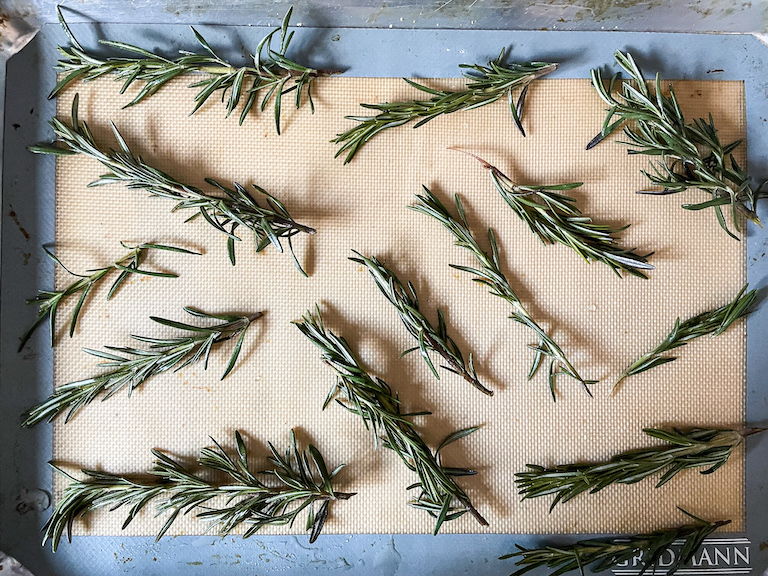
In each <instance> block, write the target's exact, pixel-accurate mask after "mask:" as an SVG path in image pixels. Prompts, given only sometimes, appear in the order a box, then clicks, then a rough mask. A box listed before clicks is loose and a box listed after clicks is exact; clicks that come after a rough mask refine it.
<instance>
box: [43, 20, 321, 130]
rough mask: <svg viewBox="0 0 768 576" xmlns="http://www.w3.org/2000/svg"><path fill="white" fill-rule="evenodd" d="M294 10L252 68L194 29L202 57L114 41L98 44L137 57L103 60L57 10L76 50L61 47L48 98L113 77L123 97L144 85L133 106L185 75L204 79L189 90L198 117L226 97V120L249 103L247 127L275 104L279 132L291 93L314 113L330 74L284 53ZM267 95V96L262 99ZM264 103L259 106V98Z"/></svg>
mask: <svg viewBox="0 0 768 576" xmlns="http://www.w3.org/2000/svg"><path fill="white" fill-rule="evenodd" d="M292 11H293V8H291V9H289V10H288V12H287V13H286V15H285V17H284V18H283V22H282V24H281V26H280V27H279V28H275V29H274V30H272V32H270V33H269V34H267V35H266V36H265V37H264V38H263V39H262V40H261V42H259V44H258V46H257V47H256V52H255V53H254V54H252V55H251V59H252V60H253V66H252V67H249V66H243V67H239V68H238V67H235V66H233V65H232V64H230V63H229V62H227V61H226V60H223V59H222V58H220V57H219V56H218V55H217V54H216V52H214V50H213V48H211V46H210V45H209V44H208V42H207V41H206V40H205V38H203V36H202V35H201V34H200V33H199V32H198V31H197V30H195V29H194V28H192V32H193V33H194V35H195V38H196V39H197V41H198V42H199V43H200V46H201V47H202V48H203V53H201V54H196V53H194V52H187V51H185V50H182V51H180V56H179V57H178V58H176V59H173V60H172V59H168V58H164V57H162V56H159V55H157V54H153V53H152V52H149V51H148V50H145V49H144V48H140V47H138V46H133V45H131V44H126V43H124V42H115V41H113V40H99V43H101V44H103V45H105V46H109V47H110V48H117V49H118V50H122V51H124V52H127V53H128V54H131V55H133V54H138V56H130V57H125V58H101V57H99V56H97V55H96V54H92V53H90V52H87V51H86V50H85V49H84V48H83V47H82V46H81V45H80V43H79V42H78V41H77V40H76V39H75V37H74V35H73V34H72V32H71V30H70V29H69V26H67V23H66V22H65V21H64V17H63V16H62V14H61V10H60V9H58V8H57V12H58V15H59V22H60V23H61V26H62V27H63V28H64V31H65V32H66V34H67V37H68V38H69V41H70V44H71V46H69V47H63V46H59V53H60V54H61V55H62V58H61V59H60V60H59V62H58V66H57V70H58V71H59V72H60V73H62V74H63V75H64V76H63V77H62V78H61V80H59V81H58V82H57V83H56V86H55V87H54V89H53V90H52V91H51V94H50V95H49V96H48V98H53V97H55V96H56V95H57V94H58V93H59V92H61V90H63V89H64V88H65V87H66V86H68V85H70V84H71V83H72V82H74V81H76V80H83V81H86V82H87V81H89V80H93V79H95V78H99V77H101V76H104V75H106V74H110V73H113V74H114V77H115V80H118V81H121V82H123V85H122V87H121V88H120V93H121V94H123V93H124V92H125V91H126V90H127V89H128V88H129V87H130V86H131V85H132V84H134V83H143V86H142V87H141V89H140V90H139V92H138V93H137V94H136V96H135V97H134V98H133V100H131V101H130V102H129V103H128V104H126V107H128V106H133V105H135V104H138V103H139V102H141V101H143V100H144V99H145V98H147V97H148V96H151V95H153V94H154V93H155V92H157V91H158V90H159V89H160V88H162V87H163V86H165V84H167V83H168V82H170V81H171V80H173V79H174V78H176V77H177V76H182V75H184V74H203V75H205V77H204V78H203V79H201V80H198V81H196V82H193V83H192V84H190V85H189V87H190V88H198V89H199V91H198V93H197V95H196V96H195V98H194V101H195V107H194V108H193V109H192V112H191V114H194V113H195V112H196V111H197V110H198V109H199V108H200V107H201V106H202V105H203V104H205V102H206V101H207V100H208V99H209V98H210V97H211V96H212V95H213V94H215V93H217V92H220V93H221V101H222V103H226V111H227V117H229V115H230V114H232V112H233V111H234V110H235V108H237V106H238V104H239V103H240V102H241V100H245V104H244V105H243V108H242V111H241V113H240V121H239V122H240V124H242V123H243V121H244V120H245V118H246V116H247V115H248V113H249V112H250V111H251V110H252V109H253V108H254V106H257V107H258V108H259V109H260V110H261V111H264V109H265V108H266V107H267V105H268V104H269V103H270V101H272V102H273V106H274V115H275V127H276V129H277V133H278V134H280V113H281V108H282V98H283V96H284V95H286V94H289V93H290V92H293V91H295V92H296V99H295V100H296V108H299V107H300V106H301V104H302V95H303V94H306V100H307V101H308V102H309V105H310V107H311V109H312V112H314V111H315V105H314V102H313V101H312V93H311V86H312V81H313V80H314V79H315V78H317V77H318V76H325V75H327V74H329V72H322V71H318V70H314V69H312V68H308V67H306V66H303V65H301V64H299V63H297V62H294V61H293V60H289V59H288V58H286V56H285V54H286V52H287V50H288V46H289V44H290V43H291V39H292V38H293V32H291V33H290V34H289V33H288V23H289V21H290V19H291V12H292ZM278 32H279V33H280V42H279V48H278V49H277V50H273V49H272V41H273V40H274V39H275V36H276V35H277V33H278ZM262 94H263V97H261V95H262ZM260 97H261V102H260V103H259V98H260Z"/></svg>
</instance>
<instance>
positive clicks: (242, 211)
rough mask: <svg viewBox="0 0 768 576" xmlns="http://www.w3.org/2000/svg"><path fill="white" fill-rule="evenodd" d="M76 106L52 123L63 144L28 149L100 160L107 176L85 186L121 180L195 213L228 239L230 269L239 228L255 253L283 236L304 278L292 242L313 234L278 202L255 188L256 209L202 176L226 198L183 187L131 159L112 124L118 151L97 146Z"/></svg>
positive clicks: (242, 194) (249, 199)
mask: <svg viewBox="0 0 768 576" xmlns="http://www.w3.org/2000/svg"><path fill="white" fill-rule="evenodd" d="M77 106H78V97H77V95H75V98H74V100H73V101H72V124H71V125H68V124H66V123H64V122H62V121H61V120H59V119H58V118H55V117H54V118H53V119H52V120H51V122H50V125H51V127H52V128H53V131H54V133H55V134H56V136H57V138H58V142H60V143H61V144H63V146H61V147H60V146H54V145H37V146H31V147H30V148H29V149H30V150H31V151H32V152H35V153H37V154H57V155H68V154H83V155H85V156H88V157H90V158H93V159H95V160H98V161H99V162H101V164H102V165H104V166H106V167H107V168H108V169H109V170H110V172H109V173H107V174H104V175H103V176H101V177H100V178H99V179H97V180H95V181H93V182H91V183H90V184H89V186H101V185H103V184H113V183H115V182H121V183H123V184H125V186H127V187H128V188H138V189H142V190H146V191H147V192H149V193H150V195H152V196H156V197H159V198H167V199H170V200H173V201H175V202H176V205H175V206H174V207H173V210H172V211H174V212H175V211H176V210H183V209H193V210H195V211H196V213H195V214H194V215H193V216H191V217H190V218H188V219H187V222H189V221H190V220H193V219H194V218H197V217H198V216H202V217H203V219H204V220H205V221H206V222H207V223H208V224H210V225H211V226H213V227H214V228H215V229H216V230H218V231H219V232H221V233H222V234H224V235H226V236H227V242H228V244H227V247H228V253H229V259H230V261H231V262H232V264H233V265H234V264H235V242H239V241H240V240H241V239H240V237H239V236H237V234H235V232H236V230H237V228H238V227H239V226H243V227H244V228H247V229H248V230H250V231H251V232H253V233H254V236H255V240H256V251H257V252H259V251H261V250H263V249H264V248H266V247H267V246H269V245H270V244H271V245H272V246H274V247H275V249H276V250H278V252H282V251H283V246H282V244H281V242H280V239H281V238H285V239H286V240H287V242H288V249H289V251H290V252H291V256H292V258H293V261H294V263H295V265H296V268H298V269H299V271H300V272H301V273H302V274H303V275H304V276H306V275H307V274H306V272H304V270H303V268H302V267H301V265H300V264H299V261H298V260H297V259H296V255H295V254H294V252H293V245H292V244H291V238H292V237H293V236H295V235H296V234H299V233H300V232H303V233H305V234H314V233H315V230H314V228H310V227H309V226H304V225H303V224H299V223H298V222H296V221H295V220H294V219H293V218H292V217H291V215H290V214H289V213H288V211H287V210H286V208H285V206H284V205H283V204H282V202H280V201H279V200H278V199H277V198H275V197H274V196H272V195H270V194H268V193H267V192H266V191H264V190H263V189H261V188H260V187H258V186H256V185H255V184H254V185H253V187H254V188H255V189H256V190H257V191H258V192H259V193H261V194H263V195H264V196H266V206H261V205H259V203H258V201H257V200H256V199H255V198H254V197H253V196H251V194H250V193H249V192H248V191H247V190H246V189H245V188H243V187H242V186H241V185H240V184H238V183H236V182H235V183H234V189H230V188H227V187H225V186H223V185H222V184H219V183H218V182H216V181H215V180H213V179H211V178H206V182H208V184H210V185H212V186H214V187H216V188H217V189H218V191H219V192H222V193H223V194H224V195H223V196H213V195H210V194H206V193H204V192H202V191H201V190H200V189H199V188H195V187H194V186H188V185H186V184H182V183H181V182H178V181H177V180H175V179H174V178H172V177H171V176H169V175H168V174H166V173H165V172H162V171H161V170H158V169H157V168H153V167H152V166H150V165H149V164H147V163H146V162H144V160H143V159H142V158H141V156H136V155H134V154H133V152H131V150H130V148H128V144H126V142H125V140H124V139H123V137H122V136H121V135H120V132H118V130H117V128H116V127H115V125H114V124H112V131H113V132H114V134H115V138H116V139H117V142H118V145H119V147H120V149H119V150H117V151H115V150H111V149H106V148H103V147H99V145H98V144H97V143H96V141H95V140H94V138H93V134H92V133H91V130H90V128H88V125H87V124H86V123H85V122H80V121H79V120H78V116H77Z"/></svg>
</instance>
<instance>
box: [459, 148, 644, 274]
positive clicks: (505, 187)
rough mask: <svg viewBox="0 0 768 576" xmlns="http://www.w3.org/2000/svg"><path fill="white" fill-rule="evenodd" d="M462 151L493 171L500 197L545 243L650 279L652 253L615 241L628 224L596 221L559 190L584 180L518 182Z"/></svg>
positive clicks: (575, 186) (576, 186)
mask: <svg viewBox="0 0 768 576" xmlns="http://www.w3.org/2000/svg"><path fill="white" fill-rule="evenodd" d="M459 152H463V153H464V154H467V155H469V156H472V157H473V158H475V159H476V160H477V161H479V162H480V163H481V164H482V165H483V167H484V168H486V169H488V170H489V171H490V172H491V180H493V184H494V186H495V187H496V190H498V192H499V194H501V197H502V198H503V199H504V201H505V202H506V203H507V204H508V205H509V207H510V208H512V210H514V212H515V213H516V214H517V215H518V216H519V217H520V219H521V220H522V221H523V222H525V223H526V224H527V225H528V227H529V228H530V230H531V232H533V233H534V234H536V236H538V237H539V239H540V240H541V241H542V242H543V243H544V244H557V243H559V244H564V245H565V246H568V247H569V248H571V249H573V250H574V251H575V252H576V253H577V254H578V255H579V256H581V257H582V258H583V259H584V260H586V261H587V262H589V261H590V260H596V261H597V262H602V263H603V264H606V265H607V266H609V267H610V268H611V270H613V271H614V272H615V273H616V275H617V276H619V277H621V272H622V271H624V272H626V273H628V274H631V275H632V276H638V277H640V278H647V277H646V275H645V274H644V273H643V270H653V266H651V265H650V264H648V257H649V256H650V255H651V254H647V255H645V256H641V255H639V254H636V253H635V252H633V250H634V249H629V250H628V249H624V248H621V247H620V246H619V245H618V244H617V243H616V239H615V238H614V237H613V235H614V234H616V233H618V232H621V231H622V230H626V229H627V228H628V227H629V225H627V226H623V227H621V228H611V227H610V226H608V225H607V224H596V223H595V222H593V221H592V218H590V217H589V216H584V215H583V214H582V213H581V211H580V210H579V209H578V208H577V207H576V206H575V204H576V200H575V199H574V198H571V197H570V196H566V195H564V194H560V193H559V192H560V191H563V190H573V189H574V188H578V187H579V186H581V184H582V183H581V182H571V183H568V184H556V185H553V186H532V185H526V184H515V183H514V182H513V181H512V180H511V179H510V178H509V177H508V176H506V175H505V174H504V173H502V172H501V170H499V169H498V168H496V167H495V166H493V165H491V164H489V163H488V162H486V161H485V160H483V159H482V158H479V157H477V156H475V155H474V154H471V153H469V152H465V151H464V150H459Z"/></svg>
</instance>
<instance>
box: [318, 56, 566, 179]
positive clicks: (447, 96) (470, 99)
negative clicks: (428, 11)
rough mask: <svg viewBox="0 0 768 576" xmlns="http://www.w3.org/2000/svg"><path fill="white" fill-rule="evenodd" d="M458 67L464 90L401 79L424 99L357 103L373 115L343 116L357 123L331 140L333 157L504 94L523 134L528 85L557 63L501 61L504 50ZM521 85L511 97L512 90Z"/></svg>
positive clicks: (349, 154) (350, 153) (349, 156)
mask: <svg viewBox="0 0 768 576" xmlns="http://www.w3.org/2000/svg"><path fill="white" fill-rule="evenodd" d="M460 67H461V68H463V69H465V70H469V72H468V73H467V72H465V73H464V77H465V78H467V79H469V80H470V82H468V83H467V86H466V88H465V89H464V90H461V91H458V92H454V91H451V90H435V89H433V88H429V87H428V86H424V85H423V84H419V83H418V82H414V81H413V80H408V79H407V78H404V79H403V80H405V81H406V82H407V83H408V84H410V85H411V86H413V87H414V88H416V89H417V90H421V91H422V92H425V93H427V94H429V95H430V98H429V99H428V100H411V101H407V102H384V103H381V104H361V106H362V107H363V108H367V109H369V110H376V111H377V112H378V113H377V115H376V116H347V117H346V118H347V119H348V120H354V121H355V122H358V124H357V126H355V127H353V128H350V129H349V130H347V131H346V132H344V133H342V134H338V135H337V136H336V138H335V139H334V140H333V142H336V143H338V144H341V147H340V148H339V150H338V152H336V156H337V157H338V156H340V155H341V154H344V153H346V157H345V159H344V163H345V164H347V163H348V162H350V161H351V160H352V158H354V157H355V154H357V152H358V151H359V150H360V148H362V146H363V145H364V144H365V143H366V142H368V141H369V140H370V139H371V138H373V137H374V136H376V135H377V134H378V133H379V132H381V131H383V130H386V129H388V128H394V127H396V126H402V125H403V124H407V123H409V122H412V121H413V120H418V122H417V123H416V124H415V125H414V128H418V127H419V126H422V125H424V124H426V123H427V122H429V121H430V120H432V119H433V118H436V117H437V116H440V115H442V114H451V113H453V112H458V111H459V110H470V109H472V108H479V107H480V106H485V105H486V104H491V103H493V102H496V101H497V100H499V99H500V98H502V97H504V96H506V97H507V99H508V101H509V110H510V112H511V113H512V119H513V120H514V122H515V125H516V126H517V128H518V130H520V133H521V134H522V135H523V136H525V130H523V125H522V123H521V118H522V115H523V108H524V105H525V97H526V94H527V93H528V86H529V85H530V83H531V82H533V81H534V80H535V79H536V78H539V77H541V76H544V75H545V74H549V73H550V72H554V71H555V70H556V69H557V64H553V63H549V62H525V63H521V64H514V63H511V64H504V50H503V49H502V51H501V53H500V54H499V56H498V58H496V59H495V60H491V61H490V62H488V65H487V66H482V65H480V64H461V65H460ZM517 88H522V90H521V91H520V93H519V96H518V97H517V102H516V103H515V101H514V100H513V92H515V91H516V90H517Z"/></svg>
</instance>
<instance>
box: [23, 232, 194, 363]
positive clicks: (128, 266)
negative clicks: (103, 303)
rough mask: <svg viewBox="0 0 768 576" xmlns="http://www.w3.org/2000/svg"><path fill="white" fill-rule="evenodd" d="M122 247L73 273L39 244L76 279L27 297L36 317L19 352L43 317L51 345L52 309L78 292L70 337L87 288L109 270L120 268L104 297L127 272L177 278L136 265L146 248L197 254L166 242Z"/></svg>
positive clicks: (53, 336) (121, 281)
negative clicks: (107, 260)
mask: <svg viewBox="0 0 768 576" xmlns="http://www.w3.org/2000/svg"><path fill="white" fill-rule="evenodd" d="M121 245H122V246H123V248H125V249H126V250H128V253H127V254H126V255H124V256H123V257H121V258H118V259H117V260H115V261H114V262H112V264H109V265H108V266H104V267H103V268H95V269H93V270H88V272H90V274H88V275H85V274H75V273H74V272H71V271H70V270H69V269H68V268H67V267H66V266H64V264H62V263H61V260H59V259H58V257H57V256H56V255H54V254H53V253H52V252H51V251H50V250H48V249H47V248H45V247H43V250H45V253H46V254H47V255H48V256H49V257H50V259H51V260H53V261H54V263H55V264H58V265H59V266H61V267H62V268H63V269H64V270H66V271H67V273H69V274H71V275H72V276H77V277H78V278H79V280H75V281H74V282H73V283H72V284H70V285H69V286H67V287H66V288H62V289H61V290H39V291H38V293H37V296H35V297H34V298H30V299H29V300H27V304H35V305H37V307H38V314H37V320H35V323H34V324H32V327H31V328H30V329H29V330H27V331H26V332H25V333H24V336H22V337H21V343H20V344H19V352H21V349H22V348H24V345H25V344H26V343H27V342H28V341H29V339H30V338H31V337H32V334H33V333H34V331H35V330H36V329H37V327H38V326H40V325H41V324H42V323H43V322H45V320H46V319H48V324H49V325H50V332H51V346H53V342H54V339H55V337H56V312H57V311H58V307H59V304H61V303H62V302H63V301H66V300H68V299H69V297H70V296H74V295H75V294H80V297H79V298H78V299H77V304H76V305H75V308H74V309H73V310H72V316H71V318H70V320H69V336H70V338H71V337H72V336H73V335H74V334H75V328H76V327H77V319H78V318H79V317H80V312H81V311H82V308H83V304H85V300H86V298H87V297H88V294H89V293H90V291H91V289H92V288H93V287H94V286H96V285H97V284H99V282H100V281H101V280H102V279H103V278H104V277H105V276H106V275H107V274H109V273H110V272H112V271H113V270H114V271H117V270H119V271H120V274H119V275H118V276H117V278H116V279H115V281H114V282H113V283H112V287H111V288H110V289H109V292H108V293H107V300H109V299H110V298H112V296H114V295H115V293H116V292H117V290H118V289H119V288H120V286H122V284H123V282H125V281H126V280H127V279H128V277H129V276H130V275H131V274H140V275H143V276H157V277H161V278H177V277H178V274H172V273H170V272H155V271H153V270H144V269H143V268H140V267H139V266H140V264H141V261H142V259H143V258H144V256H145V255H146V254H147V252H149V251H150V250H168V251H170V252H181V253H183V254H195V255H197V256H199V255H200V254H199V252H193V251H192V250H185V249H184V248H177V247H175V246H166V245H165V244H151V243H148V244H139V245H138V246H126V245H125V244H124V243H122V242H121Z"/></svg>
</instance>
